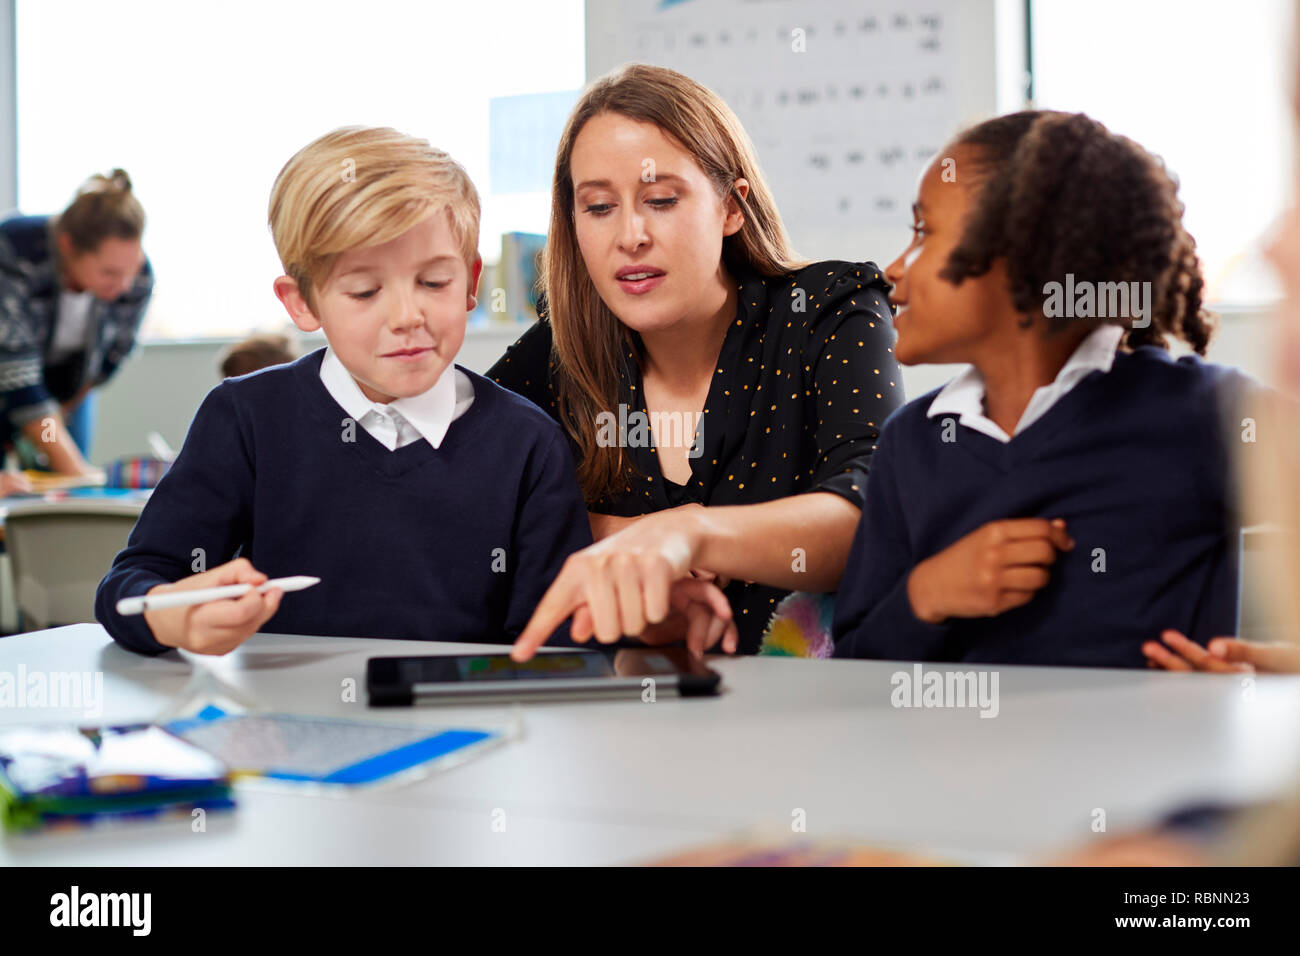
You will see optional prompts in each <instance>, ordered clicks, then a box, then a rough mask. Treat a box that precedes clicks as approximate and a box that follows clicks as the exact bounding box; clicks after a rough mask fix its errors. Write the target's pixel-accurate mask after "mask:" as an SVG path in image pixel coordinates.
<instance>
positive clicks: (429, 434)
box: [320, 348, 474, 451]
mask: <svg viewBox="0 0 1300 956" xmlns="http://www.w3.org/2000/svg"><path fill="white" fill-rule="evenodd" d="M448 372H451V373H453V374H450V375H448V374H447V373H448ZM320 380H321V382H322V383H323V384H324V386H325V390H326V391H328V392H329V393H330V396H331V397H332V398H333V399H334V401H336V402H338V403H339V405H341V406H342V407H343V410H344V411H345V412H347V413H348V415H349V417H351V418H352V419H353V420H355V421H356V423H357V424H358V425H360V426H361V427H362V428H364V429H365V430H366V431H367V432H369V433H370V435H371V436H372V437H373V438H374V439H375V440H376V441H377V442H379V443H380V444H381V445H383V446H384V447H385V448H387V449H388V450H389V451H396V450H397V449H398V448H401V447H402V446H404V445H409V444H410V443H411V442H413V441H418V440H420V439H421V438H423V439H425V440H426V441H428V443H429V444H430V445H432V446H433V447H434V448H437V447H439V446H440V445H441V444H442V440H443V438H444V437H446V435H447V429H448V428H450V427H451V423H452V422H454V421H455V420H456V419H458V418H460V416H462V415H464V414H465V412H466V411H467V410H468V409H469V407H470V405H472V404H473V403H474V383H473V382H471V381H470V380H469V376H468V375H466V374H465V373H464V372H462V371H461V370H460V369H458V368H456V366H454V365H451V366H449V367H448V368H447V369H446V371H444V372H443V373H442V375H440V376H438V381H437V382H435V383H434V385H433V387H432V388H430V389H429V390H428V391H426V392H422V393H421V394H419V395H412V396H411V397H410V398H397V399H394V400H393V401H391V402H389V403H388V404H387V405H383V404H380V403H379V402H372V401H371V400H370V399H368V398H366V396H365V395H364V394H363V393H362V391H361V387H360V386H359V385H357V383H356V380H355V379H353V377H352V375H351V374H350V373H349V372H348V370H347V369H346V368H344V367H343V363H342V362H340V361H339V358H338V356H337V355H335V354H334V350H333V349H331V348H326V349H325V357H324V358H323V359H322V360H321V363H320Z"/></svg>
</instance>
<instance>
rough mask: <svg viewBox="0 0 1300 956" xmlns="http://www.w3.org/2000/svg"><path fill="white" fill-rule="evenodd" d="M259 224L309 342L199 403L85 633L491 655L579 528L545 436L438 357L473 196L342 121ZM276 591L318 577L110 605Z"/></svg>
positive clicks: (451, 326)
mask: <svg viewBox="0 0 1300 956" xmlns="http://www.w3.org/2000/svg"><path fill="white" fill-rule="evenodd" d="M269 218H270V226H271V232H272V235H273V237H274V240H275V245H276V249H277V251H278V252H279V255H280V259H281V262H282V263H283V266H284V271H285V275H283V276H281V277H280V278H278V279H276V280H275V294H276V296H277V297H278V298H279V299H280V301H281V302H282V303H283V305H284V307H285V309H286V310H287V311H288V313H289V316H290V318H291V319H292V320H293V322H294V324H295V325H297V326H298V327H299V328H300V329H303V330H304V331H309V332H310V331H315V330H317V329H321V330H323V331H324V333H325V338H326V340H327V342H328V343H329V344H328V347H327V348H322V349H318V350H317V351H315V352H312V353H310V354H308V355H305V356H303V357H302V358H301V359H299V360H297V361H296V362H293V363H292V364H289V365H281V366H277V367H274V368H269V369H265V370H263V371H260V372H254V373H252V374H250V375H245V376H241V377H238V378H232V379H227V380H226V381H225V382H223V383H222V384H220V385H218V386H217V387H216V388H215V389H213V390H212V391H211V392H210V393H209V394H208V396H207V398H206V399H205V400H204V402H203V404H202V406H201V407H200V408H199V410H198V412H197V414H196V415H195V417H194V421H193V422H192V424H191V426H190V431H189V435H188V436H187V437H186V440H185V445H184V447H183V448H182V450H181V453H180V455H179V456H178V458H177V460H176V462H175V464H174V465H173V466H172V469H171V471H170V472H168V474H167V476H166V477H165V478H164V479H163V480H162V482H161V483H160V484H159V485H158V488H157V489H156V490H155V492H154V494H153V496H152V497H151V498H150V500H149V503H148V505H147V506H146V507H145V509H144V512H143V513H142V514H141V516H140V520H139V522H138V523H137V524H136V527H135V529H134V530H133V531H132V533H131V537H130V540H129V541H128V544H127V547H126V549H125V550H124V551H122V552H121V553H120V554H119V555H118V556H117V558H116V559H115V560H114V562H113V567H112V568H111V569H110V571H109V572H108V574H107V576H106V577H105V578H104V580H103V581H102V582H101V583H100V586H99V591H98V594H97V595H96V602H95V609H96V616H97V617H98V619H99V620H100V622H101V623H102V624H103V625H104V626H105V627H106V628H107V629H108V631H109V632H110V633H111V634H112V635H113V637H114V639H115V640H117V641H118V642H119V643H121V644H123V645H125V646H127V647H129V648H131V649H133V650H136V651H140V652H142V653H154V654H156V653H162V652H163V651H166V650H167V649H169V648H172V647H183V648H187V649H189V650H191V651H197V652H200V653H208V654H224V653H227V652H228V651H230V650H232V649H233V648H235V647H237V646H238V645H239V644H241V643H242V642H243V641H244V640H246V639H247V638H248V637H249V636H251V635H252V634H253V633H255V632H257V631H272V632H279V633H292V634H312V635H341V636H342V635H346V636H358V637H380V638H398V639H411V640H448V641H493V642H502V643H505V642H509V641H510V640H512V639H513V637H514V636H516V635H517V634H518V633H519V631H521V630H522V629H523V626H524V624H525V623H526V622H527V620H528V618H529V616H530V614H531V613H532V611H533V608H534V606H535V605H536V603H537V601H538V599H539V598H540V597H541V595H542V594H543V593H544V592H545V590H546V587H547V585H548V584H549V583H550V581H551V579H552V578H553V577H554V576H555V574H556V573H557V572H558V570H559V568H560V565H561V564H562V563H563V562H564V560H565V558H566V557H567V556H568V555H569V554H570V553H571V552H573V551H575V550H577V549H579V548H581V547H584V546H586V545H588V544H590V543H591V534H590V528H589V525H588V521H587V516H586V511H585V507H584V504H583V501H582V497H581V494H580V492H579V489H578V485H577V481H576V478H575V476H574V470H573V463H572V460H571V458H570V455H569V450H568V446H567V444H566V442H565V440H564V439H563V436H562V434H561V432H560V430H559V428H558V427H557V426H556V425H555V423H554V422H553V421H552V420H551V419H550V418H549V417H548V416H547V415H545V414H544V413H543V412H542V411H541V410H540V409H538V408H536V407H535V406H534V405H532V404H530V403H529V402H527V401H525V400H523V399H521V398H519V397H518V396H516V395H514V394H513V393H511V392H508V391H506V390H504V389H502V388H500V387H499V386H497V385H495V384H493V383H492V382H490V381H488V380H487V379H485V378H483V377H482V376H479V375H476V374H474V373H473V372H469V371H467V370H465V369H463V368H460V367H459V366H456V365H454V364H453V359H454V358H455V356H456V353H457V351H458V350H459V349H460V346H461V343H462V341H463V340H464V335H465V322H466V317H467V314H468V312H469V311H470V310H471V309H473V308H474V305H475V299H474V292H475V290H476V288H477V285H478V278H479V273H480V270H481V267H482V263H481V261H480V259H479V257H478V254H477V247H478V220H479V204H478V195H477V193H476V191H475V189H474V186H473V184H472V183H471V182H470V180H469V177H468V176H467V175H466V174H465V171H464V170H463V169H462V168H461V167H460V166H459V165H457V164H456V163H455V162H454V161H453V160H452V159H451V158H450V157H449V156H447V154H446V153H444V152H442V151H441V150H438V149H434V148H432V147H431V146H430V145H429V144H428V143H427V142H426V141H424V140H420V139H414V138H412V137H409V136H405V135H403V134H401V133H399V132H397V131H395V130H391V129H372V128H362V127H348V128H344V129H339V130H335V131H334V132H332V133H329V134H327V135H325V136H322V137H320V138H319V139H317V140H316V141H314V142H312V143H311V144H309V145H308V146H306V147H305V148H303V149H302V150H301V151H299V152H298V153H297V154H296V155H295V156H294V157H293V158H292V159H290V160H289V162H288V163H287V164H286V165H285V167H284V168H283V169H282V170H281V171H280V174H279V176H278V177H277V178H276V181H275V185H274V187H273V188H272V192H271V202H270V211H269ZM209 568H210V570H209ZM296 574H307V575H314V576H317V577H319V578H321V582H322V583H321V584H319V585H317V586H316V587H314V588H311V589H309V590H306V591H302V592H298V593H293V594H290V595H288V596H284V595H283V593H282V592H280V591H278V590H272V591H269V592H268V593H266V594H264V595H261V594H258V593H257V592H256V591H251V592H250V593H248V594H246V595H244V596H243V597H241V598H238V599H234V600H224V601H215V602H210V603H207V604H201V605H197V606H192V607H187V608H175V609H168V610H159V611H151V612H146V613H145V614H144V615H141V616H136V617H124V616H121V615H119V614H117V612H116V610H115V605H116V603H117V601H118V600H119V599H121V598H124V597H129V596H134V595H139V594H145V593H158V592H164V591H173V590H179V589H188V588H201V587H213V586H217V585H222V584H233V583H243V582H248V583H252V584H260V583H262V582H263V581H265V580H267V579H268V578H276V577H282V576H288V575H296ZM282 598H283V606H282V605H281V600H282Z"/></svg>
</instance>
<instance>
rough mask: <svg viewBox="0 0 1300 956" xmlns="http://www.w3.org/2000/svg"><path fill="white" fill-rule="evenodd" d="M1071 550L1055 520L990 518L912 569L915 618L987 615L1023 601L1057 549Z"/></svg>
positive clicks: (1044, 577) (1040, 583)
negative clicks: (984, 523) (997, 519)
mask: <svg viewBox="0 0 1300 956" xmlns="http://www.w3.org/2000/svg"><path fill="white" fill-rule="evenodd" d="M1073 548H1074V540H1073V539H1072V538H1071V537H1070V536H1069V535H1068V534H1067V533H1066V531H1065V522H1064V521H1062V520H1061V519H1060V518H1057V519H1054V520H1052V521H1048V520H1047V519H1046V518H1012V519H1008V520H1006V521H990V522H989V523H988V524H986V525H984V526H983V527H980V528H977V529H975V530H974V531H972V532H971V533H970V534H968V535H966V536H965V537H964V538H961V539H960V540H958V541H956V542H954V543H953V544H951V545H949V546H948V547H947V548H944V550H942V551H940V552H939V553H938V554H936V555H933V556H932V557H929V558H927V559H926V560H924V561H922V562H921V563H920V564H918V565H917V566H916V567H915V568H913V569H912V573H911V574H910V575H909V576H908V579H907V596H908V598H909V599H910V601H911V603H912V613H913V614H915V615H916V616H917V618H918V619H919V620H922V621H927V622H929V623H931V624H938V623H941V622H942V621H944V620H946V619H948V618H950V617H991V616H993V615H995V614H1001V613H1003V612H1004V611H1009V610H1011V609H1012V608H1015V607H1020V606H1021V605H1023V604H1028V603H1029V602H1030V600H1031V599H1032V598H1033V596H1034V595H1035V594H1036V593H1037V592H1038V591H1039V590H1041V589H1042V588H1044V587H1046V585H1047V582H1048V581H1049V580H1050V577H1049V575H1048V568H1050V567H1051V566H1052V563H1053V562H1055V561H1056V554H1057V552H1058V551H1069V550H1072V549H1073Z"/></svg>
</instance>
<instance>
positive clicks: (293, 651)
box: [0, 624, 1300, 866]
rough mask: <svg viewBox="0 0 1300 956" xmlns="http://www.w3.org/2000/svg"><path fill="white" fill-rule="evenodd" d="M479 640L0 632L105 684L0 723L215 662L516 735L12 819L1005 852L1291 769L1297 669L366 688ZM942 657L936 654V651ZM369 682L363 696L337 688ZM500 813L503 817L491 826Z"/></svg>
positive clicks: (273, 833) (121, 846) (312, 850)
mask: <svg viewBox="0 0 1300 956" xmlns="http://www.w3.org/2000/svg"><path fill="white" fill-rule="evenodd" d="M477 649H481V648H478V647H475V646H471V645H463V644H462V645H457V644H433V643H412V642H404V641H373V640H359V639H343V638H308V637H294V636H285V635H269V634H268V635H258V636H256V637H254V638H252V639H251V640H250V641H248V642H247V643H246V644H245V645H244V646H243V647H241V648H240V649H239V650H238V651H236V652H235V653H234V654H231V655H229V656H228V657H225V658H215V659H214V658H202V657H198V656H193V655H182V654H169V655H164V656H163V657H161V658H152V659H150V658H141V657H137V656H135V655H133V654H131V653H130V652H127V651H124V650H122V649H121V648H119V647H117V646H116V645H115V644H113V643H112V641H111V640H110V639H109V638H108V636H107V634H106V633H105V632H104V631H103V629H102V628H100V627H99V626H98V625H92V624H79V625H73V626H71V627H62V628H55V629H53V630H49V631H41V632H36V633H32V634H21V635H15V636H13V637H7V638H0V672H4V671H7V672H9V673H10V674H12V675H14V676H15V678H16V677H17V675H18V673H19V670H18V668H19V665H20V664H21V665H22V666H23V668H24V669H25V671H26V672H27V673H31V672H32V671H36V670H40V671H45V672H67V671H102V672H103V674H104V691H103V693H104V698H103V699H104V708H103V714H102V716H101V717H98V718H96V719H95V720H87V719H86V718H84V717H83V716H82V714H81V713H80V712H78V711H59V710H38V711H33V710H30V709H29V710H18V709H15V708H12V707H10V708H5V707H0V723H3V724H14V723H22V722H33V721H36V722H60V721H63V722H66V721H70V720H71V721H76V722H79V723H115V722H126V721H132V720H148V719H151V718H153V717H155V716H156V715H157V714H158V713H159V712H160V711H162V710H163V709H164V708H165V707H167V706H168V705H170V704H172V703H174V702H175V700H176V699H177V696H178V694H179V693H180V692H181V690H182V689H183V688H184V687H185V686H186V684H187V683H188V682H189V681H190V680H191V678H192V677H193V676H194V673H195V669H196V668H209V669H210V670H211V672H212V673H213V674H214V675H215V676H216V677H218V678H219V679H220V680H221V681H222V682H224V683H225V684H227V685H229V686H232V687H234V688H237V689H238V690H240V691H242V692H243V693H244V694H246V695H248V696H250V697H251V698H253V700H254V701H256V702H257V703H258V704H260V705H261V706H263V707H265V708H267V709H273V710H281V711H292V712H297V713H307V714H317V715H332V716H349V717H355V718H366V719H377V720H388V721H393V722H398V723H409V722H412V721H415V722H420V723H426V724H445V723H447V722H449V721H450V722H460V723H470V724H472V723H482V722H493V723H498V724H499V723H502V722H504V721H506V720H508V719H509V718H510V717H511V714H512V712H514V713H517V714H519V715H521V717H522V721H523V725H524V731H523V737H522V739H518V740H513V741H511V742H509V743H507V744H505V745H504V746H502V747H499V748H497V749H495V750H493V751H490V752H488V753H486V754H484V755H483V756H481V757H479V758H477V759H475V760H473V761H471V762H470V763H467V764H465V765H463V766H459V767H455V768H453V769H451V770H448V771H445V772H443V773H439V774H435V775H433V776H430V777H427V778H425V779H423V780H419V781H416V782H413V783H410V784H407V785H402V786H393V787H387V788H380V789H371V790H362V791H356V792H354V793H352V794H349V795H347V796H344V797H331V796H316V795H308V794H302V793H285V792H271V791H267V790H264V789H241V791H240V795H239V808H238V810H236V811H235V812H234V813H233V814H228V815H226V816H225V818H224V819H222V818H220V817H219V815H213V816H212V817H210V818H209V820H208V829H207V832H205V833H192V832H191V831H190V828H189V825H188V823H184V822H182V823H177V824H163V825H157V826H150V825H144V826H142V827H137V828H135V829H133V830H132V831H130V832H127V831H123V830H117V831H111V830H104V831H99V832H95V831H83V832H81V833H74V834H58V835H51V836H42V837H37V838H12V837H11V838H8V839H5V840H3V841H0V866H3V865H23V864H69V865H74V864H75V865H83V864H95V865H101V864H157V865H177V864H205V865H221V864H608V863H625V862H637V861H642V860H648V859H653V858H655V857H657V856H661V855H665V854H669V853H676V852H683V851H685V850H688V849H691V848H694V847H696V846H698V845H700V844H704V843H708V842H712V841H715V840H717V839H719V838H722V837H726V836H730V835H734V834H736V833H738V832H741V831H746V830H754V829H757V830H761V831H763V832H769V833H770V832H776V833H781V832H785V833H788V832H790V826H791V820H792V815H793V814H794V811H795V810H797V809H798V810H803V811H804V813H805V816H806V821H807V833H808V835H809V836H810V837H824V838H848V839H852V840H858V841H866V842H870V843H873V844H878V845H884V846H897V847H905V848H915V849H918V850H923V851H929V852H939V853H951V854H955V855H956V856H957V858H959V859H964V858H969V859H971V860H974V861H981V860H983V861H988V862H998V861H1005V860H1011V859H1016V858H1023V857H1025V856H1027V855H1034V854H1040V853H1047V852H1051V851H1053V850H1055V849H1057V848H1059V847H1061V846H1062V845H1068V844H1071V843H1078V842H1083V841H1087V840H1089V839H1096V836H1095V834H1093V832H1092V829H1091V824H1092V821H1093V819H1094V810H1095V809H1097V808H1101V809H1104V810H1105V811H1106V817H1107V828H1108V830H1109V831H1110V832H1118V831H1120V830H1122V829H1125V828H1128V827H1132V826H1137V825H1142V824H1145V823H1148V822H1150V821H1152V820H1154V819H1157V818H1158V817H1159V816H1161V815H1162V814H1163V813H1164V812H1166V811H1167V810H1169V809H1171V808H1173V807H1176V806H1179V805H1181V804H1184V803H1187V802H1193V801H1200V800H1238V799H1241V800H1244V799H1255V798H1261V797H1266V796H1269V795H1272V794H1274V793H1276V792H1278V791H1279V790H1281V789H1282V788H1283V787H1285V786H1287V785H1288V783H1289V781H1291V780H1292V779H1294V774H1295V773H1296V771H1297V768H1298V767H1300V678H1291V677H1258V678H1255V682H1254V685H1253V687H1250V688H1245V687H1243V685H1242V678H1241V677H1240V676H1239V675H1198V674H1194V675H1182V674H1167V673H1155V672H1145V671H1116V670H1083V669H1068V668H1030V667H1002V668H999V669H997V673H998V677H999V684H998V689H999V712H998V715H997V716H996V717H994V718H991V719H989V718H982V717H980V714H979V712H978V710H973V709H957V708H948V709H924V708H921V709H915V708H895V707H893V706H891V703H890V696H891V692H892V691H893V689H894V687H893V685H892V684H891V678H892V676H893V675H894V674H895V673H897V672H898V671H900V670H905V671H909V672H911V668H912V665H910V664H898V663H892V662H880V661H805V660H794V659H786V658H737V659H725V658H717V659H713V660H712V661H711V663H712V664H713V666H714V667H716V668H717V669H718V670H719V671H720V672H721V673H722V675H723V679H724V691H723V694H722V695H721V696H720V697H718V698H714V699H696V700H678V699H671V698H664V697H661V698H659V699H658V700H657V701H656V702H654V703H641V702H629V703H608V702H585V703H548V704H532V705H529V706H527V707H510V706H495V705H489V706H476V707H460V708H421V709H411V710H407V709H402V710H375V711H372V710H369V709H368V708H367V707H366V706H365V702H364V701H365V690H364V676H365V661H366V658H367V657H369V656H372V655H377V654H414V653H457V652H462V653H463V652H465V651H467V650H477ZM926 670H927V671H928V670H930V668H928V667H927V668H926ZM348 678H353V679H355V680H356V682H357V688H358V693H357V696H358V698H359V702H357V703H345V702H343V700H342V697H343V694H342V687H343V685H344V681H345V680H346V679H348ZM501 811H504V820H505V828H504V830H500V829H499V824H498V828H497V829H494V826H493V824H494V820H497V821H499V820H500V819H501Z"/></svg>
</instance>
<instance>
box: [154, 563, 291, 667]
mask: <svg viewBox="0 0 1300 956" xmlns="http://www.w3.org/2000/svg"><path fill="white" fill-rule="evenodd" d="M266 580H267V577H266V575H265V574H263V573H262V572H261V571H258V570H257V569H256V568H254V567H253V565H252V563H251V562H250V561H249V560H248V559H247V558H236V559H235V560H233V561H227V562H226V563H225V564H223V565H221V566H220V567H216V568H213V569H212V570H211V571H204V572H202V573H200V574H194V575H191V576H190V577H188V578H183V579H181V580H180V581H176V582H175V583H173V584H159V585H157V586H156V587H153V588H150V589H149V592H148V593H149V594H166V593H169V592H173V591H189V590H196V589H198V588H212V587H220V586H222V585H227V584H251V585H253V588H254V589H253V590H250V591H249V592H248V593H247V594H245V595H243V596H242V597H238V598H230V599H226V600H223V601H209V602H207V603H206V604H194V605H190V606H189V607H173V608H164V609H160V610H152V611H145V612H144V619H145V621H147V622H148V624H149V628H150V630H152V631H153V636H154V639H155V640H157V641H158V643H159V644H163V645H165V646H167V647H179V648H183V649H185V650H187V651H193V652H195V653H196V654H228V653H229V652H231V651H233V650H234V649H235V648H236V647H238V646H239V645H240V644H242V643H244V641H246V640H248V639H249V638H250V637H252V636H253V635H254V634H256V633H257V632H258V630H259V629H260V628H261V627H262V625H263V624H265V623H266V622H267V621H268V620H270V619H271V615H273V614H275V612H276V611H277V610H279V608H280V598H282V597H283V596H284V592H283V591H281V590H280V589H279V588H273V589H272V590H270V591H267V592H266V593H265V594H263V593H260V592H259V591H257V590H256V587H257V586H258V585H259V584H262V583H264V582H265V581H266Z"/></svg>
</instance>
